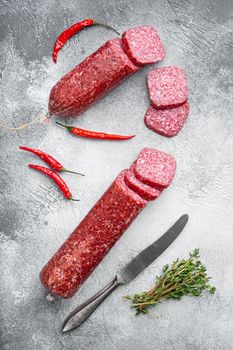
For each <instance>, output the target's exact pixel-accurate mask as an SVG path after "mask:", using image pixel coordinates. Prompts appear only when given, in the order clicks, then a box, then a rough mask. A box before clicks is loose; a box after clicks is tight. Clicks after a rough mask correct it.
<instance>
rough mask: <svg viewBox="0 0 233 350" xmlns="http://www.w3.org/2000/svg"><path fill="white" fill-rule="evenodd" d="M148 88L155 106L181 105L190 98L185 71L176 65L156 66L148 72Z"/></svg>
mask: <svg viewBox="0 0 233 350" xmlns="http://www.w3.org/2000/svg"><path fill="white" fill-rule="evenodd" d="M148 89H149V96H150V100H151V104H152V105H153V106H154V107H155V108H168V107H175V106H179V105H181V104H182V103H184V102H185V101H186V100H187V98H188V83H187V77H186V74H185V71H184V70H183V69H182V68H180V67H175V66H167V67H159V68H155V69H153V70H152V71H150V72H149V74H148Z"/></svg>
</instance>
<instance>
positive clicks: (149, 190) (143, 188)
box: [125, 164, 162, 201]
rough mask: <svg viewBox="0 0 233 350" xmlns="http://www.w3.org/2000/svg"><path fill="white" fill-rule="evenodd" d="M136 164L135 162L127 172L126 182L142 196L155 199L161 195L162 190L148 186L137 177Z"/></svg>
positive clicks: (149, 199)
mask: <svg viewBox="0 0 233 350" xmlns="http://www.w3.org/2000/svg"><path fill="white" fill-rule="evenodd" d="M134 171H135V164H133V165H132V166H131V167H130V169H129V170H126V172H125V182H126V184H127V185H128V186H129V188H131V189H132V190H133V191H135V192H136V193H138V194H139V195H140V196H141V197H142V198H145V199H146V200H148V201H151V200H154V199H156V198H158V197H159V195H160V194H161V192H162V190H158V189H157V188H154V187H151V186H148V185H146V184H144V183H143V182H141V181H140V180H139V179H137V178H136V176H135V174H134Z"/></svg>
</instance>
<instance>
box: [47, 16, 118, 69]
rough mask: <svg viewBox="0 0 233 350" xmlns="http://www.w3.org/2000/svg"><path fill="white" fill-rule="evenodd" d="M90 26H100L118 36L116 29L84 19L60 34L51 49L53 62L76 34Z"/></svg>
mask: <svg viewBox="0 0 233 350" xmlns="http://www.w3.org/2000/svg"><path fill="white" fill-rule="evenodd" d="M91 26H101V27H105V28H107V29H111V30H113V31H114V32H116V33H117V34H119V33H118V32H117V31H116V29H114V28H112V27H110V26H108V25H107V24H104V23H100V22H96V21H94V20H93V19H90V18H87V19H84V20H83V21H82V22H78V23H75V24H73V25H72V26H71V27H70V28H68V29H66V30H64V32H62V33H61V34H60V35H59V36H58V38H57V40H56V42H55V44H54V48H53V62H54V63H56V62H57V54H58V51H60V50H61V48H62V47H63V46H64V45H65V43H66V42H67V41H68V40H69V39H70V38H71V37H72V36H73V35H74V34H76V33H78V32H80V31H81V30H82V29H83V28H85V27H91Z"/></svg>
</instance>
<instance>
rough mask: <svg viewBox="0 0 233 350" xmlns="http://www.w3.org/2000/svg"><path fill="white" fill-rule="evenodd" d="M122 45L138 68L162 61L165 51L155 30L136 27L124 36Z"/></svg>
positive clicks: (149, 27)
mask: <svg viewBox="0 0 233 350" xmlns="http://www.w3.org/2000/svg"><path fill="white" fill-rule="evenodd" d="M122 45H123V48H124V50H125V52H126V54H127V55H128V57H129V58H130V59H131V60H132V62H133V63H134V64H136V65H138V66H142V65H144V64H149V63H155V62H158V61H161V60H162V59H163V58H164V56H165V49H164V46H163V43H162V42H161V40H160V37H159V35H158V33H157V32H156V30H155V28H153V27H151V26H143V27H136V28H133V29H129V30H127V31H126V32H125V33H124V34H123V35H122Z"/></svg>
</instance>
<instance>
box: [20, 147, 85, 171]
mask: <svg viewBox="0 0 233 350" xmlns="http://www.w3.org/2000/svg"><path fill="white" fill-rule="evenodd" d="M19 148H20V149H22V150H23V151H28V152H31V153H33V154H35V155H36V156H38V157H39V158H40V159H43V160H44V161H45V163H47V164H48V165H50V166H51V168H53V169H54V170H56V171H60V172H63V173H72V174H77V175H81V176H85V175H84V174H81V173H77V172H76V171H71V170H68V169H66V168H64V166H63V165H62V164H61V163H59V162H58V161H57V160H56V159H55V158H53V157H52V156H50V155H49V154H47V153H45V152H43V151H41V150H39V149H36V148H31V147H26V146H20V147H19Z"/></svg>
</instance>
